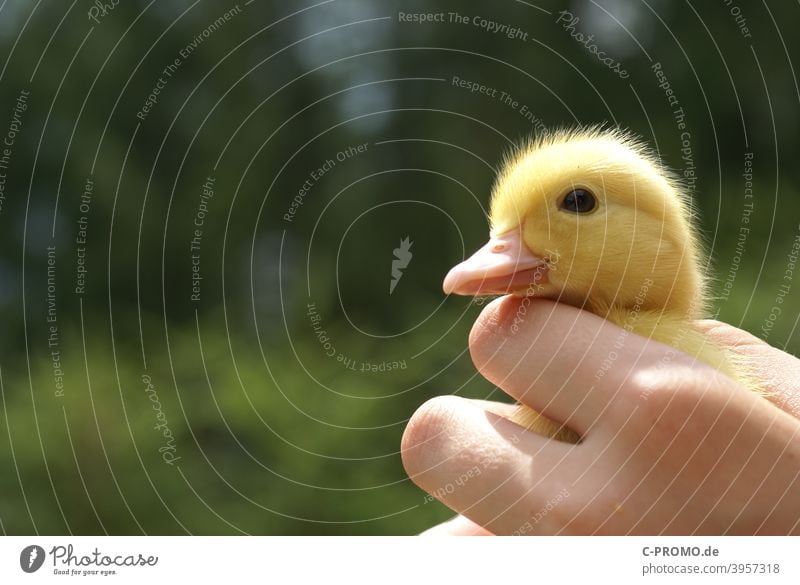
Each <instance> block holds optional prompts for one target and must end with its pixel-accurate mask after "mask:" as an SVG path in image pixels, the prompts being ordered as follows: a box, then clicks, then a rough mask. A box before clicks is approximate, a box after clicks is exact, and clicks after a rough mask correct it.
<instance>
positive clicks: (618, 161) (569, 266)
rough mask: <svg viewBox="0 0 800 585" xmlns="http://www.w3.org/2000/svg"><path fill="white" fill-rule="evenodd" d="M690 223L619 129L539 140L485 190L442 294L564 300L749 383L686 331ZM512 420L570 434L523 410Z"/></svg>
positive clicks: (695, 247) (690, 309)
mask: <svg viewBox="0 0 800 585" xmlns="http://www.w3.org/2000/svg"><path fill="white" fill-rule="evenodd" d="M692 216H693V213H692V209H691V206H690V203H689V200H688V197H687V195H686V194H685V193H684V191H683V189H682V186H681V184H680V183H679V181H677V180H676V179H675V178H674V177H673V176H672V175H670V174H669V173H668V172H666V171H665V169H664V168H663V167H662V165H661V163H660V161H659V160H658V159H657V157H655V156H654V155H653V154H652V153H651V152H650V151H649V150H648V149H647V148H646V146H645V145H644V144H643V143H642V142H640V141H639V140H637V139H636V138H634V137H632V136H630V135H629V134H626V133H624V132H622V131H620V130H603V129H600V128H596V127H595V128H589V129H576V130H565V131H559V132H554V133H551V134H547V135H544V136H541V137H539V138H537V139H535V140H532V141H529V142H527V143H525V144H523V145H522V146H521V147H519V148H518V149H517V150H516V151H515V152H513V153H512V154H511V156H509V157H508V158H507V160H506V162H505V164H504V166H503V168H502V170H501V171H500V173H499V175H498V178H497V180H496V182H495V185H494V188H493V193H492V201H491V211H490V223H491V232H490V236H491V237H490V240H489V242H488V243H487V244H486V245H485V246H483V247H482V248H481V249H480V250H478V251H477V252H476V253H475V254H474V255H473V256H471V257H470V258H469V259H467V260H465V261H464V262H462V263H461V264H459V265H458V266H456V267H454V268H453V269H452V270H450V272H449V273H448V274H447V276H446V277H445V280H444V285H443V288H444V292H445V293H447V294H450V293H454V294H461V295H486V294H506V293H511V294H515V295H519V296H533V297H544V298H549V299H552V300H556V301H559V302H565V303H569V304H571V305H574V306H576V307H581V308H583V309H586V310H589V311H591V312H593V313H595V314H597V315H600V316H602V317H604V318H606V319H608V320H609V321H612V322H613V323H615V324H617V325H619V326H621V327H623V328H625V329H626V330H627V331H630V332H633V333H636V334H639V335H642V336H644V337H649V338H652V339H655V340H657V341H660V342H662V343H665V344H667V345H671V346H673V347H675V348H677V349H679V350H681V351H683V352H685V353H687V354H689V355H690V356H694V357H696V358H697V359H698V360H701V361H703V362H705V363H707V364H709V365H711V366H712V367H714V368H717V369H718V370H720V371H722V372H723V373H725V374H727V375H728V376H730V377H732V378H734V379H736V380H739V381H740V382H743V383H745V385H747V386H749V387H754V386H753V384H751V383H749V382H748V381H747V380H746V375H745V374H744V373H743V370H742V369H741V368H740V367H738V366H737V365H736V364H735V362H734V360H733V358H732V356H731V354H730V353H729V352H727V351H726V350H724V349H723V348H721V347H719V346H717V345H715V344H713V343H712V342H710V341H709V340H708V339H707V338H706V337H705V336H704V335H703V334H702V333H700V332H699V331H697V330H696V329H695V328H694V327H693V325H692V322H693V321H694V320H696V319H699V318H702V317H703V313H704V310H705V307H706V300H707V292H706V289H707V285H706V278H705V271H706V270H707V266H706V261H705V256H704V254H703V250H702V246H701V243H700V239H699V237H698V235H697V233H696V231H695V228H694V227H693V225H692V219H693V217H692ZM512 420H514V422H516V423H518V424H520V425H522V426H525V427H527V428H529V429H531V430H533V431H536V432H538V433H541V434H544V435H547V436H552V437H555V438H557V439H560V440H565V441H569V442H577V441H578V439H579V437H578V436H577V435H576V434H574V433H573V432H572V431H570V430H569V429H566V428H564V427H562V426H560V425H558V424H556V423H554V422H553V421H551V420H549V419H547V418H545V417H544V416H542V415H539V414H538V413H536V412H535V411H533V410H531V409H529V408H527V407H524V406H520V407H519V409H518V411H517V413H516V414H515V415H514V416H513V417H512Z"/></svg>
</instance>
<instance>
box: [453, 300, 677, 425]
mask: <svg viewBox="0 0 800 585" xmlns="http://www.w3.org/2000/svg"><path fill="white" fill-rule="evenodd" d="M469 344H470V352H471V354H472V359H473V361H474V362H475V366H476V367H477V368H478V370H479V371H480V373H481V374H482V375H483V376H484V377H485V378H487V379H488V380H489V381H491V382H492V383H494V384H496V385H497V386H498V387H500V388H502V389H503V390H505V391H506V392H507V393H508V394H510V395H511V396H513V397H514V398H516V399H517V400H519V401H520V402H523V403H525V404H527V405H528V406H530V407H531V408H533V409H535V410H537V411H538V412H541V413H542V414H544V415H545V416H547V417H549V418H551V419H553V420H555V421H557V422H560V423H563V424H566V425H567V426H568V427H570V428H572V429H573V430H575V431H577V432H578V433H579V434H581V435H586V433H587V431H588V430H589V429H590V427H592V425H594V424H595V423H598V424H602V420H600V419H601V415H602V414H603V413H604V411H607V410H608V409H609V408H611V407H612V406H613V404H612V402H613V401H614V399H615V398H616V397H617V395H618V392H619V390H620V388H621V387H622V386H623V383H625V382H626V381H628V378H629V376H630V375H631V373H632V372H633V371H634V369H635V368H636V369H640V368H648V367H651V366H652V367H657V364H658V363H659V361H660V360H662V359H663V356H664V353H665V352H666V351H668V350H669V348H667V346H664V345H661V344H659V343H656V342H652V341H649V340H647V339H645V338H643V337H639V336H637V335H634V334H632V333H629V332H628V331H626V330H624V329H622V328H620V327H617V326H616V325H614V324H612V323H610V322H608V321H606V320H605V319H602V318H601V317H598V316H597V315H594V314H592V313H589V312H588V311H582V310H580V309H576V308H574V307H571V306H569V305H566V304H563V303H553V302H552V301H549V300H545V299H519V298H515V297H511V296H506V297H502V298H500V299H497V300H495V301H494V302H492V303H491V304H489V305H488V306H487V307H486V308H485V309H484V310H483V312H482V313H481V315H480V317H479V318H478V320H477V322H476V323H475V325H474V327H473V328H472V332H471V333H470V342H469ZM677 359H680V358H677ZM674 362H675V360H673V363H674ZM627 387H628V389H629V388H630V387H631V384H627Z"/></svg>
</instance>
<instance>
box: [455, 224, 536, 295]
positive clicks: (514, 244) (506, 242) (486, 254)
mask: <svg viewBox="0 0 800 585" xmlns="http://www.w3.org/2000/svg"><path fill="white" fill-rule="evenodd" d="M546 277H547V262H546V261H545V260H544V259H542V258H540V257H539V256H537V255H536V254H534V253H533V252H531V251H530V249H529V248H528V247H527V246H526V245H525V242H523V241H522V228H517V229H515V230H512V231H510V232H506V233H505V234H502V235H499V236H494V237H493V238H491V239H490V240H489V241H488V242H487V243H486V245H485V246H483V247H482V248H481V249H480V250H478V251H477V252H475V253H474V254H473V255H472V256H470V257H469V258H467V259H466V260H464V261H463V262H462V263H461V264H459V265H457V266H454V267H453V268H451V269H450V272H448V273H447V276H445V278H444V284H443V285H442V288H443V289H444V292H445V294H448V295H449V294H457V295H470V296H476V295H491V294H506V293H520V292H522V293H524V292H525V289H526V288H528V287H530V286H532V285H536V284H538V283H540V282H541V281H542V280H544V279H546Z"/></svg>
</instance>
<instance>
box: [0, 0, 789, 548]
mask: <svg viewBox="0 0 800 585" xmlns="http://www.w3.org/2000/svg"><path fill="white" fill-rule="evenodd" d="M737 2H738V4H737ZM112 4H113V3H112V2H108V3H107V5H106V7H104V8H102V9H101V7H100V6H101V5H102V3H92V2H89V1H88V0H80V1H77V0H76V1H74V2H69V1H68V2H63V1H61V0H59V1H56V0H42V1H39V2H34V1H33V0H16V1H15V0H4V1H3V2H2V4H0V67H2V69H0V138H5V139H9V138H10V141H11V143H12V145H11V146H9V145H8V144H7V143H6V145H5V146H3V147H4V148H6V149H8V150H7V151H6V152H5V159H4V160H2V161H0V163H2V164H0V173H2V174H3V176H2V177H0V181H5V182H4V183H3V184H2V196H3V198H2V199H0V202H2V207H0V226H2V229H0V241H2V250H3V251H2V255H0V308H1V309H0V310H2V314H1V315H2V324H3V326H2V328H0V344H2V352H1V353H0V374H1V380H2V411H3V413H2V416H1V417H0V494H1V495H0V526H1V527H2V530H3V532H4V533H9V534H20V533H50V534H64V533H75V534H83V533H100V534H102V533H111V534H121V533H125V534H127V533H131V534H139V533H148V534H152V533H156V534H184V533H192V534H237V533H251V534H398V533H399V534H411V533H415V532H418V531H420V530H422V529H424V528H425V527H427V526H430V525H431V524H433V523H435V522H438V521H441V520H443V519H445V518H447V517H448V516H449V515H450V513H449V511H448V510H447V509H446V508H444V507H443V506H441V505H440V504H438V503H437V502H433V503H430V502H428V501H427V500H426V498H425V497H424V496H425V494H424V493H423V492H421V491H420V490H418V489H417V488H416V487H415V486H414V485H413V484H412V483H411V482H410V481H409V480H408V478H407V477H406V474H405V473H404V471H403V467H402V464H401V461H400V456H399V453H398V449H399V444H400V437H401V434H402V431H403V428H404V426H405V423H406V421H407V420H408V418H409V416H410V415H411V414H412V413H413V412H414V410H415V409H416V408H417V407H418V406H419V405H420V404H421V403H422V402H424V401H425V400H426V399H428V398H430V397H433V396H436V395H440V394H450V393H452V394H459V395H463V396H471V397H482V398H486V397H489V398H492V399H502V393H501V392H499V391H497V390H496V389H495V388H494V387H493V386H492V385H490V384H489V383H488V382H486V381H485V380H483V379H481V378H480V377H478V376H476V374H475V372H474V368H473V367H472V364H471V362H470V359H469V355H468V353H467V352H466V341H467V334H468V332H469V329H470V327H471V324H472V322H473V321H474V319H475V317H476V316H477V315H478V313H479V312H480V306H478V305H477V304H475V303H471V302H470V300H469V299H464V298H445V297H444V296H443V294H442V293H441V281H442V278H443V276H444V274H445V272H446V271H447V269H448V268H449V267H450V266H451V265H453V264H454V263H455V262H457V261H459V260H460V259H461V258H462V257H463V256H464V255H465V254H466V253H467V252H469V251H470V250H471V249H474V248H476V247H477V246H479V245H480V244H481V243H482V241H483V240H484V239H485V237H486V233H487V224H486V218H485V208H486V205H487V203H488V194H489V190H490V188H491V184H492V181H493V177H494V172H495V169H496V166H497V165H498V163H499V162H500V160H501V158H502V155H503V153H504V152H505V151H506V150H507V149H508V148H509V147H510V145H511V144H513V143H514V142H515V141H518V140H519V139H521V138H523V137H525V136H527V135H529V134H531V133H533V132H535V131H537V129H540V128H541V127H542V125H544V126H547V127H554V126H564V125H571V124H575V123H597V122H607V123H609V124H611V125H615V124H616V125H619V126H622V127H627V128H630V129H632V130H633V131H634V132H636V133H639V134H641V135H642V136H643V137H644V138H645V139H646V140H647V141H648V142H649V143H651V144H652V145H653V146H654V147H656V148H657V149H658V150H659V152H660V153H661V154H662V156H663V158H664V160H665V162H666V163H667V164H668V165H669V166H671V167H672V168H674V169H676V170H677V171H678V172H679V173H682V174H683V173H684V172H688V173H689V174H691V173H692V172H694V174H695V177H696V181H695V183H694V185H695V192H694V197H695V200H696V203H697V208H698V211H699V213H700V216H701V223H702V227H703V232H704V236H705V239H706V241H707V242H708V246H709V250H710V251H711V254H712V257H713V260H714V268H713V269H712V270H713V273H714V275H715V277H716V281H715V293H716V294H717V296H718V298H717V301H716V302H715V307H714V310H715V311H717V312H718V315H719V318H721V319H723V320H726V321H728V322H730V323H733V324H735V325H738V326H741V327H743V328H745V329H747V330H749V331H751V332H753V333H754V334H756V335H758V336H760V337H762V338H765V339H767V340H768V341H769V342H770V343H772V344H773V345H775V346H777V347H781V348H785V349H786V350H787V351H790V352H793V353H795V354H796V353H798V352H799V351H800V341H798V334H797V324H798V313H800V311H798V308H800V302H798V292H797V289H798V288H800V282H798V279H800V274H798V275H796V276H795V275H793V278H794V280H795V282H791V280H787V279H785V276H786V275H787V270H788V269H789V264H790V258H789V254H790V252H791V249H792V244H793V242H794V241H795V239H796V238H797V237H798V236H800V226H799V225H798V224H799V223H800V197H799V196H800V193H799V192H798V181H797V166H798V165H797V161H798V159H799V158H800V143H798V129H799V128H800V120H799V118H798V113H800V90H798V80H797V77H796V73H795V69H796V68H795V67H794V63H795V62H796V61H797V58H798V56H800V51H799V50H798V49H799V47H800V45H798V40H797V36H796V34H795V26H796V24H797V22H799V21H800V7H799V6H798V5H797V3H793V2H764V3H745V2H743V1H741V0H737V1H735V2H726V1H717V2H704V3H700V2H688V1H687V2H674V1H666V0H649V1H647V2H645V1H644V0H642V1H639V0H603V1H600V0H598V1H596V2H583V1H581V2H572V3H569V4H565V3H557V2H548V1H545V0H535V1H533V2H522V1H512V0H500V1H497V2H490V3H487V2H464V1H456V0H451V1H450V2H431V1H427V2H422V1H419V2H412V1H407V0H402V1H387V2H367V1H366V0H329V1H326V2H319V3H313V2H291V3H290V2H269V1H267V0H254V1H253V2H251V3H249V4H245V3H244V1H242V2H240V4H238V5H236V4H233V3H227V2H210V1H199V0H198V1H193V2H190V1H177V0H171V1H169V2H166V1H163V2H145V1H144V0H140V1H134V0H120V1H119V2H118V4H117V5H116V6H113V7H112ZM564 9H567V10H569V11H570V12H571V13H572V15H573V16H574V17H577V18H578V19H579V20H578V21H577V22H575V21H574V20H566V19H567V16H568V15H566V14H562V15H559V12H560V11H561V10H564ZM419 12H425V13H443V17H442V18H443V19H444V20H445V22H426V23H419V22H402V20H405V17H401V16H400V13H419ZM451 12H458V13H459V14H460V15H461V16H464V17H466V19H467V20H466V22H465V23H463V22H450V20H451V18H450V15H449V13H451ZM226 14H227V16H225V15H226ZM90 17H94V18H90ZM474 17H480V18H478V19H477V20H474ZM482 19H483V20H482ZM559 19H561V22H558V21H559ZM484 20H485V21H486V22H487V24H486V27H489V26H490V24H488V23H497V26H498V27H499V26H500V25H503V24H507V25H509V26H511V27H519V29H520V33H519V35H517V36H516V38H509V36H508V35H505V34H503V33H502V32H492V30H491V29H489V28H483V27H482V25H481V23H482V22H483V21H484ZM570 22H572V28H569V27H566V28H565V25H568V24H569V23H570ZM495 28H497V27H495ZM578 33H580V34H583V35H585V36H584V37H583V44H581V42H580V40H581V38H580V37H578V38H575V37H576V36H577V35H578ZM588 35H593V39H591V40H588V41H587V37H588ZM587 45H588V48H587ZM591 45H596V46H597V47H598V49H597V50H598V51H600V50H602V51H603V52H605V53H606V55H607V56H608V57H609V58H613V59H614V60H615V61H619V62H620V63H621V64H622V67H623V68H624V70H625V71H627V72H628V77H627V78H625V79H622V78H621V77H620V76H619V75H618V74H617V73H615V72H614V71H612V70H610V69H609V68H608V67H606V66H605V65H603V64H602V63H600V62H599V61H598V58H597V56H596V55H595V54H594V53H593V52H592V49H591ZM655 63H660V64H661V71H662V72H663V73H664V74H665V75H666V78H667V80H668V81H669V84H670V90H671V91H672V92H673V95H674V98H673V99H677V100H678V103H677V104H675V103H673V104H672V105H671V104H670V103H669V101H668V97H669V96H668V95H667V93H666V92H665V89H666V87H659V85H660V84H663V82H664V79H663V78H661V79H660V78H659V77H658V76H657V75H656V72H655V71H654V68H653V66H654V64H655ZM170 65H172V67H171V68H169V67H168V66H170ZM454 77H458V78H459V79H465V80H469V81H473V82H477V83H480V84H485V85H486V86H488V87H490V88H496V89H497V90H498V94H497V95H496V96H495V97H491V96H489V95H485V94H483V93H480V92H470V91H469V90H467V89H464V88H460V87H458V86H457V85H455V84H454V83H453V78H454ZM154 89H158V90H159V93H158V95H156V96H155V98H156V99H155V100H154V103H152V102H153V100H151V103H150V107H149V110H148V111H144V109H145V108H146V104H147V100H148V96H149V95H150V94H151V93H153V91H154ZM24 92H29V93H28V94H25V93H24ZM499 92H505V93H506V94H508V95H509V96H511V99H512V100H515V101H516V102H517V105H516V106H514V105H512V104H509V103H508V102H507V101H503V100H502V99H499V95H500V93H499ZM523 106H524V108H523ZM678 107H681V108H683V113H682V114H681V115H682V116H685V119H684V120H683V121H684V123H685V124H686V128H685V129H679V128H678V126H677V121H676V116H675V110H676V109H677V108H678ZM23 110H24V111H23ZM526 111H527V112H529V113H528V115H526ZM137 113H138V114H139V115H138V116H137ZM9 133H11V135H10V134H9ZM684 133H685V134H684ZM358 145H362V148H361V150H360V151H359V150H358ZM352 148H355V150H352ZM682 148H683V149H688V150H685V151H684V152H682ZM9 151H10V154H9ZM0 154H3V153H2V152H0ZM748 158H750V159H751V163H752V195H753V196H752V198H749V197H747V196H746V195H747V194H746V189H747V188H749V186H748V185H747V180H748V177H745V176H744V173H745V171H746V170H749V168H746V166H745V161H746V159H748ZM326 161H330V162H326ZM318 169H322V170H321V171H320V170H318ZM89 180H91V181H92V185H93V190H92V192H91V194H89V196H87V197H84V191H85V190H86V187H87V181H89ZM307 181H308V183H306V182H307ZM304 184H306V187H305V188H304ZM204 189H205V190H204ZM301 190H302V191H303V193H302V195H300V194H299V193H298V192H299V191H301ZM295 197H298V199H296V200H295ZM293 200H295V201H297V202H298V203H296V204H295V206H294V207H292V202H293ZM750 203H752V204H753V206H752V208H750V207H748V205H749V204H750ZM82 204H85V205H83V206H82ZM292 211H293V212H294V214H292ZM748 213H749V215H748ZM287 214H289V215H288V216H287ZM743 216H747V219H748V220H749V223H743V221H744V220H743V219H742V218H743ZM82 217H83V218H84V220H82V219H81V218H82ZM287 217H288V218H289V219H287ZM201 219H202V222H201V223H202V225H201V226H198V225H196V220H198V221H199V220H201ZM742 227H748V228H749V229H750V231H749V232H748V233H746V235H745V233H744V232H742V231H741V228H742ZM195 230H199V234H198V233H196V232H195ZM83 235H85V239H86V242H85V244H84V243H80V242H76V238H78V237H79V236H83ZM406 237H408V238H409V239H410V241H412V242H413V245H412V247H411V250H410V251H411V254H412V258H411V260H410V262H409V263H408V266H407V267H406V268H405V270H404V271H403V276H402V278H401V279H400V280H399V281H398V282H397V284H396V286H395V288H394V290H393V291H392V292H391V294H390V288H389V287H390V281H391V269H392V260H393V259H394V256H393V250H394V249H395V248H397V247H398V246H399V245H400V241H401V240H402V239H403V238H406ZM193 239H194V240H195V246H194V249H192V240H193ZM737 246H738V247H737ZM48 250H49V251H50V252H51V253H50V254H48ZM48 261H49V262H50V263H49V264H48ZM81 267H83V268H85V270H86V272H85V273H84V274H83V277H82V278H85V283H84V288H83V290H79V291H76V286H80V285H81V284H82V283H81V282H80V281H79V276H78V270H79V269H80V268H81ZM193 274H194V275H195V278H194V280H193ZM197 276H199V277H200V279H199V280H198V278H197ZM198 283H199V284H198ZM786 284H788V285H789V289H788V290H786V288H785V286H784V289H781V285H786ZM193 287H194V288H193ZM782 290H783V291H784V292H783V293H782V292H781V291H782ZM781 295H783V296H781ZM778 298H780V299H781V300H780V301H779V300H776V299H778ZM776 307H777V308H778V309H779V311H780V313H779V314H776V310H775V308H776Z"/></svg>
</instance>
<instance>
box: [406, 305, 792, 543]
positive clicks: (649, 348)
mask: <svg viewBox="0 0 800 585" xmlns="http://www.w3.org/2000/svg"><path fill="white" fill-rule="evenodd" d="M524 302H525V305H524V306H523V305H522V303H523V301H522V300H521V299H519V298H515V297H510V296H507V297H502V298H500V299H497V300H496V301H494V302H492V303H491V304H490V305H488V306H487V307H486V308H485V309H484V311H483V312H482V313H481V316H480V318H479V319H478V321H477V322H476V323H475V326H474V327H473V329H472V332H471V334H470V340H469V345H470V352H471V355H472V359H473V361H474V363H475V366H476V367H477V368H478V370H479V371H480V373H481V374H482V375H483V376H484V377H485V378H486V379H488V380H489V381H490V382H492V383H493V384H496V385H497V386H498V387H499V388H501V389H502V390H504V391H505V392H506V393H508V394H509V395H510V396H511V397H513V398H514V399H515V400H518V401H520V402H522V403H524V404H526V405H528V406H530V407H531V408H533V409H535V410H537V411H539V412H541V413H543V414H544V415H545V416H548V417H549V418H552V419H554V420H557V421H559V422H563V423H566V424H567V426H569V427H570V428H572V429H573V430H575V431H577V432H578V433H580V434H581V435H582V437H583V440H582V442H581V443H579V444H577V445H570V444H566V443H561V442H558V441H554V440H551V439H548V438H545V437H543V436H540V435H537V434H535V433H532V432H530V431H527V430H525V429H523V428H521V427H519V426H517V425H515V424H514V423H512V422H510V421H508V420H506V419H505V418H503V416H504V415H505V416H508V415H509V414H510V413H511V412H512V411H513V409H514V407H513V406H512V405H506V404H499V403H491V402H484V401H474V400H467V399H463V398H459V397H454V396H444V397H439V398H435V399H433V400H430V401H428V402H427V403H425V404H424V405H422V406H421V407H420V408H419V410H417V412H416V413H415V414H414V416H413V417H412V418H411V420H410V421H409V424H408V426H407V428H406V431H405V434H404V436H403V441H402V456H403V463H404V465H405V467H406V470H407V471H408V474H409V476H410V477H411V479H412V480H413V481H414V482H415V483H416V484H417V485H419V486H420V487H421V488H422V489H424V490H426V491H428V492H429V493H431V494H432V495H434V496H435V497H438V498H439V499H440V500H441V501H442V502H443V503H444V504H446V505H447V506H449V507H450V508H451V509H453V510H454V511H456V512H457V513H458V514H459V516H457V517H456V518H454V519H453V520H451V521H450V522H447V523H445V524H442V525H439V526H437V527H434V528H432V529H431V530H429V531H427V532H426V533H424V534H429V535H442V534H452V535H488V534H546V535H550V534H581V535H584V534H649V535H652V534H682V535H684V534H742V535H753V534H778V535H784V534H800V360H798V359H797V358H795V357H793V356H790V355H788V354H786V353H784V352H782V351H780V350H777V349H775V348H773V347H771V346H769V345H767V344H766V343H764V342H763V341H761V340H759V339H757V338H755V337H753V336H752V335H750V334H749V333H746V332H744V331H741V330H739V329H736V328H735V327H731V326H729V325H726V324H723V323H719V322H716V321H700V322H698V323H696V326H697V328H698V329H700V330H701V331H703V332H705V333H706V334H707V335H708V336H709V338H710V340H711V341H714V342H716V343H718V344H719V345H721V346H725V347H730V348H731V349H732V350H733V351H734V352H735V353H736V354H737V355H738V356H740V357H741V359H742V360H743V362H744V363H745V364H746V366H747V368H748V369H749V371H750V372H751V373H752V375H753V376H755V377H757V378H758V379H760V380H761V381H763V387H764V388H766V389H767V391H768V392H769V394H768V395H767V397H764V396H759V395H758V394H756V393H753V392H751V391H749V390H747V389H745V388H744V387H742V386H740V385H739V384H737V383H736V382H734V381H733V380H731V379H730V378H727V377H726V376H724V375H723V374H721V373H720V372H718V371H716V370H714V369H712V368H710V367H708V366H706V365H705V364H703V363H700V362H697V361H695V360H693V359H692V358H690V357H689V356H688V355H685V354H682V353H681V352H679V351H677V350H675V349H674V348H671V347H669V346H666V345H662V344H660V343H658V342H655V341H651V340H648V339H645V338H643V337H639V336H637V335H633V334H626V333H625V332H624V330H622V329H620V328H619V327H617V326H616V325H614V324H612V323H610V322H608V321H606V320H604V319H602V318H600V317H598V316H596V315H594V314H592V313H589V312H587V311H582V310H579V309H576V308H574V307H571V306H569V305H566V304H563V303H558V304H557V303H553V302H551V301H549V300H545V299H528V300H526V301H524ZM520 314H522V315H523V319H522V320H521V322H520V319H519V316H520ZM515 319H516V324H517V328H516V329H515V331H514V332H513V333H512V330H511V325H512V323H514V322H515ZM544 332H546V335H545V334H544ZM612 351H613V352H615V356H616V359H614V360H613V363H612V364H611V366H610V367H608V361H606V362H605V364H604V360H608V359H609V357H610V352H612ZM599 372H603V373H602V374H599Z"/></svg>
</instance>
